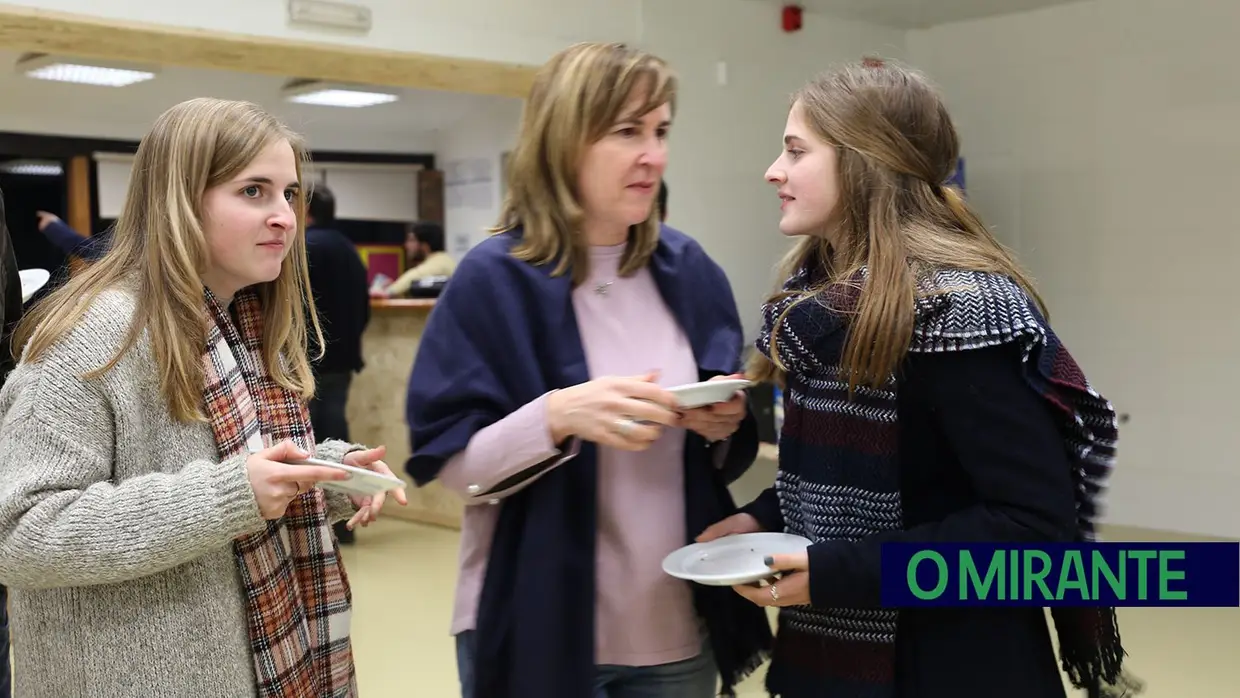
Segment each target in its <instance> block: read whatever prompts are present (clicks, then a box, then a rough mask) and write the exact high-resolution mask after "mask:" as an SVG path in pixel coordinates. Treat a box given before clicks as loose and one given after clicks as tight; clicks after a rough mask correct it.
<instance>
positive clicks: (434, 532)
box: [345, 518, 1240, 698]
mask: <svg viewBox="0 0 1240 698" xmlns="http://www.w3.org/2000/svg"><path fill="white" fill-rule="evenodd" d="M1108 537H1109V538H1111V539H1122V538H1126V537H1127V538H1129V539H1140V538H1143V539H1150V538H1151V537H1152V536H1151V534H1148V533H1138V532H1133V531H1112V532H1111V533H1110V535H1109V536H1108ZM456 544H457V533H456V532H454V531H448V530H444V529H439V528H433V527H426V526H419V525H415V524H411V523H407V522H404V521H399V520H395V519H390V518H389V519H386V520H382V521H379V522H377V523H375V524H372V525H371V526H370V527H369V528H367V529H365V530H362V531H360V532H359V536H358V542H357V544H356V545H354V546H352V547H350V548H348V549H347V550H346V552H345V561H346V565H347V567H348V572H349V579H350V581H351V583H352V586H353V600H354V605H355V614H354V626H353V633H354V635H353V641H354V654H355V657H356V662H357V670H358V675H359V682H360V692H361V696H362V697H363V698H408V697H409V696H417V697H418V698H455V697H456V696H458V695H459V694H458V690H457V682H456V656H455V652H454V647H453V644H452V640H451V638H450V637H449V636H448V623H449V618H450V616H451V612H452V598H453V580H454V575H455V570H456ZM1120 622H1121V628H1122V631H1123V636H1124V643H1125V645H1126V647H1127V648H1128V652H1129V655H1130V657H1129V666H1130V668H1131V669H1132V670H1133V671H1134V672H1135V673H1136V674H1137V675H1138V676H1140V678H1142V679H1144V680H1145V681H1146V683H1147V689H1146V691H1145V693H1144V694H1143V695H1142V697H1141V698H1227V697H1228V696H1231V697H1233V698H1234V697H1235V696H1237V695H1240V652H1237V649H1238V648H1240V609H1224V610H1220V609H1148V608H1133V609H1121V610H1120ZM761 680H762V677H761V675H760V673H759V674H758V675H755V676H754V677H752V678H751V679H750V680H749V681H748V682H746V683H745V684H744V686H743V687H742V688H741V691H740V695H741V696H744V697H745V698H765V695H766V694H765V693H763V692H762V690H761V685H762V684H761ZM1070 695H1080V693H1079V692H1078V693H1076V694H1070ZM961 698H966V697H964V696H962V697H961ZM967 698H977V697H974V696H969V697H967Z"/></svg>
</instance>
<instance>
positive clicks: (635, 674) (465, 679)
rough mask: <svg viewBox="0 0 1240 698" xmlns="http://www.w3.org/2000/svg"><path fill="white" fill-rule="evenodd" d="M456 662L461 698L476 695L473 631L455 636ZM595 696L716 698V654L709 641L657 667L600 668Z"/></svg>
mask: <svg viewBox="0 0 1240 698" xmlns="http://www.w3.org/2000/svg"><path fill="white" fill-rule="evenodd" d="M456 665H457V672H458V673H459V674H460V677H461V698H481V697H480V696H475V695H474V633H473V631H472V630H466V631H465V632H463V633H461V634H459V635H457V636H456ZM597 671H598V676H597V678H596V679H595V682H594V698H715V695H716V689H717V688H718V683H717V680H716V678H715V675H716V668H715V657H714V654H712V653H711V651H710V643H709V642H703V643H702V652H701V654H699V655H698V656H696V657H693V658H692V659H686V660H684V661H680V662H672V663H671V664H659V665H656V666H611V665H607V664H603V665H600V666H598V667H597Z"/></svg>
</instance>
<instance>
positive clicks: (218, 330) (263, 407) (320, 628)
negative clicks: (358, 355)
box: [203, 290, 357, 698]
mask: <svg viewBox="0 0 1240 698" xmlns="http://www.w3.org/2000/svg"><path fill="white" fill-rule="evenodd" d="M206 303H207V309H208V312H209V316H210V319H211V323H210V324H209V326H208V329H207V348H206V353H205V354H204V356H203V364H204V367H205V369H206V385H205V388H204V391H203V399H204V401H205V409H206V412H207V414H208V415H209V417H210V421H211V430H212V432H214V434H215V443H216V446H217V448H218V449H219V454H220V457H221V458H229V457H232V456H234V455H237V454H240V453H245V452H254V451H260V450H262V449H264V448H267V447H269V446H271V445H273V444H276V443H279V442H280V441H283V440H285V439H289V440H292V441H293V442H294V443H296V444H297V445H298V446H299V447H301V448H302V449H303V450H305V451H308V452H311V453H313V452H314V445H315V444H314V434H313V432H312V430H311V428H310V419H309V414H308V412H307V410H306V407H305V404H304V402H303V401H302V400H301V398H300V397H299V396H297V395H295V394H293V393H292V392H290V391H288V390H286V389H285V388H282V387H281V386H280V385H278V384H277V383H276V382H275V381H274V380H272V379H271V376H270V375H269V374H268V373H267V370H266V366H265V365H264V363H263V359H262V335H263V331H262V322H263V311H262V302H261V300H260V299H259V297H258V294H257V293H256V292H254V291H252V290H250V291H244V292H242V293H240V294H238V295H237V298H236V300H234V301H233V307H234V309H235V320H236V322H235V324H234V321H233V318H230V317H229V313H228V310H227V309H226V308H225V307H224V306H222V305H221V304H220V303H219V302H218V301H217V300H216V298H215V296H214V295H212V293H211V292H210V291H209V290H208V291H206ZM233 550H234V552H235V553H236V556H237V566H238V568H239V569H240V573H241V580H242V582H243V583H244V585H245V591H246V615H247V616H248V618H249V635H250V647H251V651H252V652H253V654H254V670H255V674H256V677H255V678H256V679H257V687H258V695H259V696H260V698H351V697H352V696H355V695H356V694H357V680H356V675H355V672H354V668H353V654H352V648H351V646H350V641H349V616H350V609H351V606H352V594H351V593H350V591H349V580H348V578H347V577H346V576H345V572H344V567H343V566H342V565H341V563H340V553H339V550H337V548H336V543H335V539H334V538H333V537H332V532H331V526H330V524H329V523H328V518H327V501H326V498H325V496H324V494H323V491H322V490H320V489H318V488H317V487H316V488H312V489H311V490H310V491H309V492H306V493H304V494H302V495H301V496H300V497H297V498H296V499H294V500H293V501H292V502H291V503H290V504H289V506H288V509H287V510H286V511H285V513H284V517H283V518H281V519H278V520H276V521H268V522H267V527H266V528H265V529H264V530H262V531H260V532H258V533H253V534H249V535H247V536H243V537H241V538H238V539H237V540H235V541H234V542H233Z"/></svg>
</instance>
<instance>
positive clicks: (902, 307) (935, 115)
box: [747, 59, 1045, 389]
mask: <svg viewBox="0 0 1240 698" xmlns="http://www.w3.org/2000/svg"><path fill="white" fill-rule="evenodd" d="M792 104H793V105H798V104H799V105H800V108H801V109H802V110H803V114H804V116H805V119H806V121H807V122H808V124H809V126H810V128H812V129H813V131H814V133H815V135H817V136H818V138H819V139H821V140H822V141H824V142H826V143H828V144H831V145H833V146H835V148H836V151H837V154H838V161H839V165H838V178H837V179H838V182H839V189H840V191H839V203H838V204H837V206H838V208H837V209H836V211H835V212H834V213H833V217H832V223H831V225H832V229H831V234H830V236H829V237H806V238H804V239H802V240H801V241H800V242H799V243H798V244H797V245H795V246H794V248H793V249H792V251H791V252H789V253H788V255H787V256H786V257H785V258H784V260H783V262H782V264H781V276H782V277H783V278H789V277H791V276H792V275H793V274H794V273H796V272H797V271H798V270H802V269H805V268H806V267H807V265H809V266H814V267H816V268H812V269H808V271H809V272H810V273H811V276H812V277H814V278H816V279H819V280H818V281H817V282H815V283H814V284H813V285H811V287H810V288H809V289H807V290H805V291H792V292H784V291H779V292H776V293H775V294H774V295H772V297H771V298H770V302H773V303H775V302H779V301H781V300H786V299H787V298H788V295H789V293H793V294H796V295H798V296H800V297H799V298H797V299H796V302H798V303H799V302H805V301H809V300H815V301H822V302H826V303H829V304H831V299H833V298H838V297H844V296H847V297H852V298H855V299H856V302H855V304H853V306H852V307H851V308H845V309H842V310H843V312H846V313H848V314H849V315H850V316H851V317H850V318H849V326H848V332H849V336H848V339H847V342H846V345H845V348H844V356H843V361H842V363H841V369H842V372H843V374H844V377H846V378H847V380H848V384H849V387H850V389H855V388H856V387H857V386H858V385H868V386H871V387H880V386H882V385H883V384H884V383H885V382H887V381H888V380H889V378H890V376H891V375H892V374H893V372H894V371H895V370H896V368H897V366H898V365H899V363H900V362H901V361H902V360H903V358H904V356H905V354H906V353H907V352H908V348H909V345H910V343H911V341H912V336H913V323H914V319H915V315H914V309H915V303H916V298H917V294H918V286H917V284H918V280H919V279H921V278H923V277H924V275H926V274H928V273H931V272H932V271H933V270H935V269H939V268H955V269H965V270H973V271H985V272H994V273H999V274H1004V275H1007V276H1009V277H1011V278H1012V279H1013V280H1014V281H1016V282H1017V283H1018V284H1019V285H1020V286H1022V287H1023V288H1024V289H1025V291H1026V292H1027V293H1028V294H1029V295H1030V297H1031V298H1032V299H1033V300H1034V301H1035V302H1036V303H1037V304H1038V305H1039V306H1040V307H1041V306H1043V304H1042V300H1041V297H1040V296H1039V295H1038V294H1037V291H1036V290H1035V288H1034V285H1033V282H1032V280H1031V279H1030V277H1029V275H1028V274H1027V273H1026V272H1025V271H1024V270H1022V269H1021V267H1020V265H1019V264H1018V263H1017V262H1016V260H1015V258H1014V257H1013V256H1012V254H1011V253H1010V252H1009V251H1008V250H1007V249H1005V248H1004V247H1003V245H1002V244H1000V243H999V241H998V240H996V239H995V237H994V236H993V235H992V234H991V232H990V231H989V230H988V229H987V228H986V226H985V224H983V223H982V221H981V219H980V218H979V217H978V216H977V214H976V213H975V212H974V211H973V210H972V208H970V206H969V205H968V204H967V203H966V202H965V200H964V198H963V196H962V195H961V193H960V192H959V191H958V190H957V189H955V188H954V187H951V186H947V185H946V184H945V182H946V181H947V180H948V178H949V177H950V176H951V174H952V172H953V170H954V168H955V167H956V163H957V161H958V158H959V154H960V140H959V136H958V135H957V133H956V129H955V127H954V126H953V125H952V121H951V118H950V117H949V116H948V113H947V108H946V107H945V106H944V104H943V101H942V99H941V98H940V96H939V94H938V93H937V91H936V90H935V89H934V88H933V87H932V86H931V85H930V83H929V81H927V80H926V79H925V77H923V76H922V75H921V74H920V73H918V72H916V71H913V70H910V69H907V68H904V67H902V66H899V65H897V64H894V63H891V62H888V61H882V60H876V59H867V60H865V61H861V62H857V63H854V64H850V65H846V66H844V67H842V68H840V69H838V70H835V71H833V72H830V73H827V74H825V75H823V76H821V77H819V78H817V79H815V80H813V81H812V82H810V83H809V84H808V85H806V86H805V87H803V88H802V89H801V90H800V91H798V92H797V93H796V94H795V95H793V98H792ZM862 269H865V272H866V273H865V279H864V281H862V282H860V283H859V285H857V284H858V282H857V279H859V278H860V273H861V271H862ZM848 285H853V286H854V287H853V288H850V289H848V288H844V287H846V286H848ZM841 290H844V291H845V293H844V294H842V296H841V295H840V294H839V293H838V292H839V291H841ZM792 305H795V303H793V304H790V305H789V308H791V306H792ZM1042 309H1043V311H1045V308H1044V307H1042ZM787 314H788V313H787V311H785V312H784V313H783V314H782V315H781V316H780V317H779V318H778V319H777V320H776V322H775V326H774V328H773V334H772V339H771V349H772V351H771V353H772V355H773V356H774V361H771V360H768V359H767V357H766V356H765V355H763V354H762V353H761V352H755V353H754V354H753V355H752V356H751V359H750V362H749V367H748V371H747V373H748V374H749V376H750V377H751V378H753V379H755V380H763V381H773V382H782V381H783V377H784V374H785V372H786V367H784V366H782V365H781V364H780V361H779V358H778V356H779V354H778V351H777V350H776V349H775V341H776V338H777V337H778V336H779V332H778V330H779V325H780V323H781V322H782V321H783V319H784V318H785V317H786V316H787Z"/></svg>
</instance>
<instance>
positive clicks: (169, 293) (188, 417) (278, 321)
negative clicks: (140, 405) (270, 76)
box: [15, 99, 323, 422]
mask: <svg viewBox="0 0 1240 698" xmlns="http://www.w3.org/2000/svg"><path fill="white" fill-rule="evenodd" d="M281 140H284V141H287V142H288V143H289V144H290V145H291V146H292V148H293V153H294V155H295V158H296V167H297V178H298V180H299V181H301V180H302V166H303V163H306V162H308V153H307V150H306V146H305V143H304V142H303V140H302V139H301V137H300V136H298V135H297V134H295V133H293V132H292V131H291V130H289V129H288V128H287V127H286V126H285V125H284V124H282V123H281V122H280V121H278V120H277V119H276V118H275V117H273V116H272V115H270V114H268V113H267V112H266V111H264V110H262V109H261V108H260V107H258V106H257V105H255V104H251V103H248V102H233V101H225V100H219V99H192V100H189V101H186V102H182V103H180V104H178V105H176V106H174V107H172V108H171V109H169V110H168V111H166V112H164V113H163V114H162V115H161V116H160V117H159V118H158V119H156V121H155V124H154V125H153V126H152V127H151V129H150V131H149V132H148V133H147V134H146V136H145V137H143V139H142V142H141V144H140V145H139V146H138V152H137V155H136V156H135V157H134V162H133V173H132V175H131V176H130V182H129V190H128V191H127V192H126V195H125V203H124V206H123V207H122V209H121V213H120V215H119V216H118V217H117V219H116V226H115V230H114V232H113V237H112V244H111V248H110V249H109V251H108V252H107V254H105V255H104V256H103V258H102V259H100V260H98V261H97V262H95V263H93V264H91V265H89V266H87V267H86V268H84V269H82V270H81V271H80V272H78V273H77V274H75V275H74V276H73V277H72V278H71V279H70V280H69V281H68V283H66V284H65V285H64V286H63V287H61V288H60V289H58V290H56V291H55V292H53V293H52V294H50V295H49V296H48V297H47V298H46V299H44V300H43V301H42V302H40V303H39V304H38V305H37V306H36V307H35V308H34V309H33V311H32V312H31V313H29V314H27V315H26V316H25V317H24V318H23V319H22V322H21V324H20V325H19V327H18V329H17V331H16V334H15V343H16V346H18V347H24V348H25V349H24V351H25V355H24V358H23V360H24V361H29V362H33V361H37V360H38V359H39V358H40V357H41V356H42V355H43V354H44V353H45V352H47V351H48V349H49V348H51V347H52V346H53V345H54V344H56V342H58V341H59V340H61V339H62V338H63V337H64V336H65V335H67V334H68V333H69V332H70V331H71V330H72V329H73V327H74V326H75V325H76V323H77V322H78V321H79V320H80V319H81V318H82V316H83V314H84V313H85V312H86V309H87V307H88V306H89V305H90V303H91V301H92V300H94V299H95V298H96V297H98V296H99V294H100V293H102V292H104V291H106V290H109V289H114V288H126V289H130V290H132V291H133V292H134V293H135V294H136V296H137V298H138V307H137V312H136V313H135V316H134V321H133V323H132V324H131V326H130V328H129V332H128V335H127V337H126V339H125V341H124V342H123V344H122V345H121V348H120V350H119V351H117V353H116V354H115V355H114V356H112V357H111V358H110V359H109V360H108V362H107V363H106V364H105V365H103V366H102V367H101V368H98V369H96V370H94V371H92V372H91V373H90V374H88V376H87V377H88V378H93V377H98V376H100V375H103V374H104V373H106V372H107V371H109V370H111V369H112V368H113V367H114V366H116V364H117V363H118V362H119V361H120V360H121V359H122V358H123V357H124V355H125V354H126V353H127V352H129V351H130V350H131V349H132V348H133V347H134V345H135V344H136V343H137V342H138V340H139V338H141V336H142V334H143V333H144V332H145V333H147V334H148V335H149V338H150V343H151V349H152V351H153V353H154V360H155V366H156V369H157V370H158V371H159V382H160V387H161V389H162V391H163V394H164V397H165V398H166V400H167V402H168V408H169V410H170V412H171V413H172V415H173V416H174V417H175V418H176V419H177V420H179V421H182V422H191V421H200V420H202V419H204V418H205V417H204V415H203V398H202V391H203V382H204V380H205V377H204V375H203V363H202V356H203V352H204V351H205V349H206V342H207V322H208V315H207V311H206V304H205V300H204V286H203V281H202V273H203V272H204V271H205V270H206V269H207V267H208V265H209V264H210V258H209V254H208V251H207V244H206V240H205V238H204V236H203V228H202V201H203V194H204V193H205V192H206V190H207V189H210V188H211V187H214V186H216V185H218V184H221V183H223V182H226V181H228V180H230V179H232V178H233V177H235V176H236V175H237V174H238V173H239V172H241V171H242V170H243V169H245V168H246V167H247V166H248V165H249V164H250V163H251V162H252V161H253V160H254V158H255V157H257V156H258V154H259V153H261V152H262V151H263V150H264V149H265V148H267V147H268V146H269V145H271V144H273V143H278V142H280V141H281ZM293 209H294V211H295V212H296V217H297V235H296V236H295V237H294V240H293V242H292V248H291V249H290V251H289V254H288V255H287V257H286V258H285V259H284V263H283V265H282V268H281V270H280V275H279V277H277V278H276V280H275V281H272V282H269V283H264V284H261V285H260V286H259V288H258V292H259V294H260V297H261V298H262V302H263V316H264V317H263V362H264V364H265V365H266V368H267V371H268V372H269V374H270V375H271V377H272V378H273V379H274V380H275V381H276V382H277V383H279V384H280V385H281V386H284V387H286V388H288V389H290V390H292V391H294V392H297V393H299V394H301V395H302V396H304V397H306V398H309V397H310V396H311V395H313V393H314V378H313V376H312V373H311V368H310V359H309V357H308V355H307V333H308V332H309V330H310V328H313V330H314V334H315V338H316V340H317V346H322V345H323V341H322V332H321V330H320V327H319V321H318V316H317V313H315V310H314V302H313V299H312V298H311V297H310V294H309V293H308V291H307V290H308V289H309V275H308V269H307V263H306V238H305V194H304V193H303V191H302V190H301V189H298V191H297V194H296V199H295V200H294V202H293Z"/></svg>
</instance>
